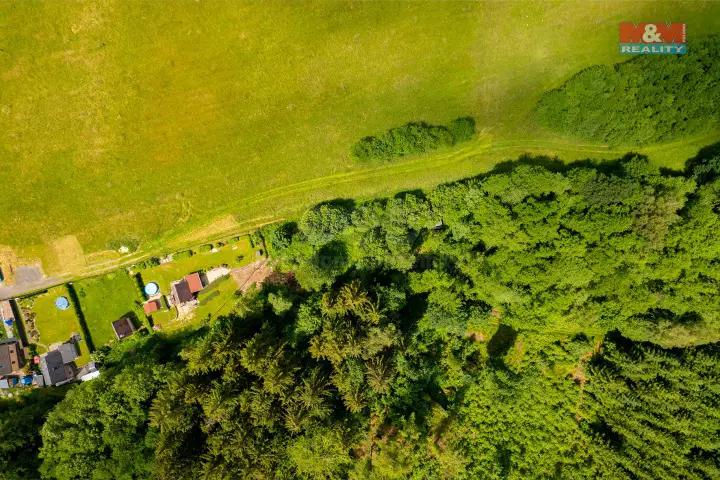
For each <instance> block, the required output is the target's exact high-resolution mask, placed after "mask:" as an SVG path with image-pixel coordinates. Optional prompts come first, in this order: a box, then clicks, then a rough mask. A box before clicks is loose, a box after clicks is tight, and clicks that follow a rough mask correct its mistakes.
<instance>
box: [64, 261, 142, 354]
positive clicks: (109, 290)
mask: <svg viewBox="0 0 720 480" xmlns="http://www.w3.org/2000/svg"><path fill="white" fill-rule="evenodd" d="M74 286H75V291H76V292H77V296H78V299H79V300H80V306H81V307H82V311H83V315H84V316H85V322H86V323H87V326H88V330H90V335H91V336H92V340H93V342H94V343H95V347H96V348H99V347H101V346H102V345H105V344H106V343H108V342H109V341H111V340H115V339H116V337H115V332H114V331H113V328H112V325H111V324H112V322H114V321H115V320H118V319H119V318H122V317H126V316H131V317H132V316H134V315H135V313H134V311H135V310H137V308H136V303H135V302H137V301H141V300H142V299H141V298H140V296H139V294H138V291H137V288H136V286H135V281H134V280H133V278H132V277H131V276H130V275H128V274H127V273H126V272H125V271H124V270H120V271H115V272H112V273H110V274H108V275H103V276H100V277H94V278H89V279H87V280H83V281H80V282H75V283H74ZM138 320H139V321H141V319H138Z"/></svg>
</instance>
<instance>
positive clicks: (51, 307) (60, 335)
mask: <svg viewBox="0 0 720 480" xmlns="http://www.w3.org/2000/svg"><path fill="white" fill-rule="evenodd" d="M58 297H67V298H68V299H69V298H70V295H69V294H68V290H67V287H65V286H64V285H63V286H60V287H55V288H51V289H50V290H48V291H47V292H45V293H42V294H40V295H38V296H37V297H35V298H34V303H33V307H32V312H33V313H34V314H35V328H37V330H38V331H39V332H40V341H39V342H38V343H39V344H41V345H42V346H43V347H44V348H45V349H46V348H47V347H50V345H52V344H53V343H62V342H66V341H68V340H70V337H71V336H72V335H73V334H76V333H77V334H79V335H80V337H84V335H83V332H82V330H81V328H80V323H79V321H78V318H77V315H76V314H75V310H74V309H73V308H72V306H71V307H70V308H68V309H67V310H58V308H57V307H56V306H55V300H56V299H57V298H58ZM26 331H27V328H26ZM78 350H79V352H78V353H80V357H78V359H77V360H76V361H75V363H76V364H77V365H84V364H86V363H87V362H88V361H89V360H90V356H89V355H90V354H89V351H88V347H87V341H82V342H80V344H79V345H78Z"/></svg>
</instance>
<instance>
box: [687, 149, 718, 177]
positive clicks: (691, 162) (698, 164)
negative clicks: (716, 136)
mask: <svg viewBox="0 0 720 480" xmlns="http://www.w3.org/2000/svg"><path fill="white" fill-rule="evenodd" d="M685 175H687V176H694V177H696V179H697V180H698V182H699V183H706V182H708V181H710V180H713V179H715V178H717V177H718V176H720V142H715V143H713V144H711V145H708V146H705V147H703V148H701V149H700V150H698V153H697V155H695V156H694V157H692V158H689V159H687V160H686V161H685Z"/></svg>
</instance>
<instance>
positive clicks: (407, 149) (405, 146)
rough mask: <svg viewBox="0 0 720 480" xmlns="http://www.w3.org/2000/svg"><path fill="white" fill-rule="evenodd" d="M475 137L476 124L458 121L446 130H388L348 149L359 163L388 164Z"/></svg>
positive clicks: (416, 125)
mask: <svg viewBox="0 0 720 480" xmlns="http://www.w3.org/2000/svg"><path fill="white" fill-rule="evenodd" d="M474 133H475V120H473V119H472V118H470V117H463V118H458V119H457V120H454V121H453V122H451V123H450V126H449V127H445V126H443V125H439V126H438V125H430V124H428V123H425V122H421V123H408V124H406V125H403V126H402V127H396V128H393V129H391V130H388V131H387V132H386V133H385V134H384V135H382V136H381V137H365V138H363V139H361V140H360V141H359V142H357V143H356V144H355V145H353V146H352V147H351V148H350V155H351V156H352V157H353V158H354V159H355V160H357V161H360V162H369V161H388V160H392V159H394V158H398V157H404V156H408V155H420V154H422V153H425V152H429V151H432V150H436V149H438V148H442V147H449V146H452V145H454V144H456V143H460V142H465V141H467V140H469V139H470V138H472V136H473V134H474Z"/></svg>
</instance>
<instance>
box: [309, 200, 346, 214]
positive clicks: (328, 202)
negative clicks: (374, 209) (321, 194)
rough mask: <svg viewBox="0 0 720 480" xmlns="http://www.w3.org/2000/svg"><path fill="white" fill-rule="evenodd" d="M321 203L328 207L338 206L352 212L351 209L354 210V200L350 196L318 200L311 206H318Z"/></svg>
mask: <svg viewBox="0 0 720 480" xmlns="http://www.w3.org/2000/svg"><path fill="white" fill-rule="evenodd" d="M323 205H327V206H328V207H333V208H339V209H341V210H345V211H346V212H352V211H353V210H355V206H356V201H355V199H352V198H334V199H332V200H326V201H324V202H320V203H318V204H316V205H315V206H313V207H312V208H320V207H322V206H323Z"/></svg>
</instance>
